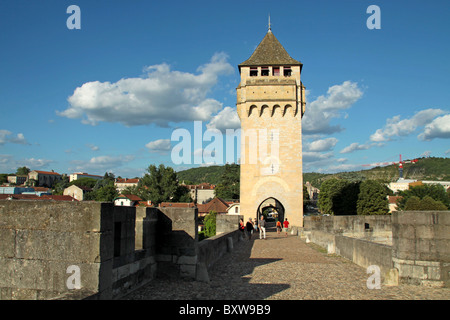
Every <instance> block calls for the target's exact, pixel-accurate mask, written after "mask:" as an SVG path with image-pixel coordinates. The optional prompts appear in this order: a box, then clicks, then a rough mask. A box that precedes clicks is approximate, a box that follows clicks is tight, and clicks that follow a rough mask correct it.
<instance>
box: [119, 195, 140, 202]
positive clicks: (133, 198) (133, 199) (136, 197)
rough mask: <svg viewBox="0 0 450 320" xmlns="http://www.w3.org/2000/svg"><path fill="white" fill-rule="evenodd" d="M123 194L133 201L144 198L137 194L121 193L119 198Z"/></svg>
mask: <svg viewBox="0 0 450 320" xmlns="http://www.w3.org/2000/svg"><path fill="white" fill-rule="evenodd" d="M121 196H122V197H125V198H127V199H130V200H131V201H141V200H142V199H141V198H140V197H138V196H137V195H134V194H121V195H119V197H118V198H120V197H121Z"/></svg>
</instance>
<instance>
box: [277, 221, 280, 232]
mask: <svg viewBox="0 0 450 320" xmlns="http://www.w3.org/2000/svg"><path fill="white" fill-rule="evenodd" d="M280 233H281V221H280V220H277V234H280Z"/></svg>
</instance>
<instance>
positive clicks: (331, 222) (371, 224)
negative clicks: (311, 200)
mask: <svg viewBox="0 0 450 320" xmlns="http://www.w3.org/2000/svg"><path fill="white" fill-rule="evenodd" d="M304 229H305V230H321V231H325V232H330V233H360V232H365V231H367V230H370V231H371V232H373V233H378V232H380V233H381V232H382V233H385V232H390V231H391V230H392V227H391V216H390V215H386V216H309V217H304Z"/></svg>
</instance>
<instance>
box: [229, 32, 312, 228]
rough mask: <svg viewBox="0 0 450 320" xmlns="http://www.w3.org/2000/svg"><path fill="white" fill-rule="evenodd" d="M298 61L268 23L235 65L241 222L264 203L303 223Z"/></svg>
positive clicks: (280, 215) (293, 222)
mask: <svg viewBox="0 0 450 320" xmlns="http://www.w3.org/2000/svg"><path fill="white" fill-rule="evenodd" d="M302 66H303V65H302V63H300V62H299V61H297V60H295V59H293V58H291V57H290V56H289V54H288V53H287V52H286V50H285V49H284V48H283V46H282V45H281V44H280V42H279V41H278V40H277V39H276V38H275V36H274V35H273V33H272V31H271V29H270V26H269V31H268V32H267V34H266V35H265V37H264V39H263V40H262V41H261V43H260V44H259V45H258V47H257V48H256V49H255V51H254V52H253V54H252V55H251V57H250V58H249V59H248V60H246V61H244V62H242V63H241V64H239V72H240V75H241V82H240V83H239V86H238V88H237V112H238V115H239V118H240V121H241V130H242V131H241V159H240V163H241V178H240V179H241V180H240V188H241V190H240V203H241V214H242V215H244V220H245V221H247V220H248V218H249V217H251V218H253V219H254V218H258V219H259V214H260V213H261V212H262V210H263V209H264V208H267V207H272V208H273V209H275V210H274V212H277V213H278V218H279V219H280V220H281V219H282V220H284V218H288V221H289V222H290V226H297V227H302V226H303V178H302V124H301V120H302V116H303V113H304V112H305V87H304V86H303V84H302V82H301V81H300V73H301V71H302ZM269 211H271V210H269Z"/></svg>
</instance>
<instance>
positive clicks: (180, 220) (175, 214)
mask: <svg viewBox="0 0 450 320" xmlns="http://www.w3.org/2000/svg"><path fill="white" fill-rule="evenodd" d="M157 211H158V212H157V214H158V224H157V230H156V233H157V237H156V251H157V255H156V260H157V263H158V276H159V277H169V278H173V277H182V278H191V279H195V277H196V265H197V254H198V252H197V241H198V230H197V229H198V220H197V217H198V210H197V208H170V207H165V208H157Z"/></svg>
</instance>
